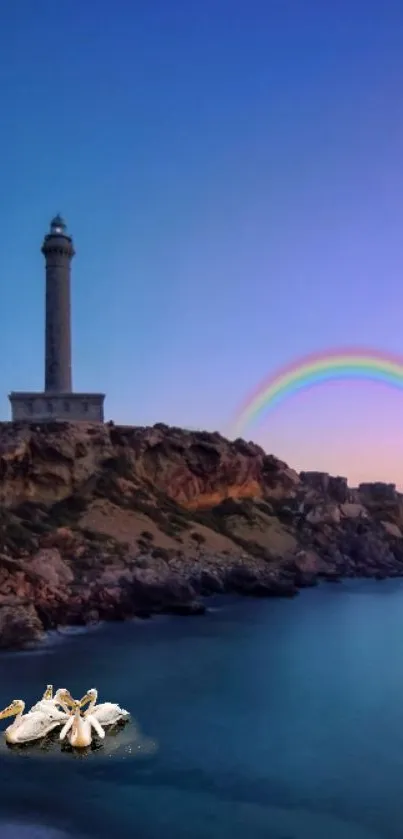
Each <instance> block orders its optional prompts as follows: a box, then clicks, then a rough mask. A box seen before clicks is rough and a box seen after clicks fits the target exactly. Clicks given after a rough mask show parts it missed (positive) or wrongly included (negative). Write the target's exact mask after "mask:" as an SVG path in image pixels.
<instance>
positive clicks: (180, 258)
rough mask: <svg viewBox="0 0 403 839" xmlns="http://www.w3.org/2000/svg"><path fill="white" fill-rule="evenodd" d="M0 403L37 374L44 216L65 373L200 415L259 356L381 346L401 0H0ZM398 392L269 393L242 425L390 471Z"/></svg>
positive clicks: (312, 451) (172, 418) (333, 464)
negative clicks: (63, 321)
mask: <svg viewBox="0 0 403 839" xmlns="http://www.w3.org/2000/svg"><path fill="white" fill-rule="evenodd" d="M0 72H1V82H2V83H1V85H0V109H1V113H2V130H1V132H0V155H1V162H2V165H1V168H0V192H1V196H2V201H1V203H0V215H1V218H0V222H1V224H0V238H1V254H2V283H1V298H2V311H3V312H4V313H5V316H4V319H3V323H2V331H1V337H0V340H1V345H2V365H1V368H0V415H1V417H2V418H4V419H7V418H8V417H9V407H8V401H7V393H8V392H9V391H10V390H19V389H21V390H28V389H32V390H36V389H41V388H42V386H43V322H44V271H43V257H42V255H41V253H40V245H41V241H42V237H43V235H44V233H45V232H46V230H47V227H48V223H49V220H50V218H51V217H52V215H54V214H55V213H56V212H58V211H60V212H61V213H62V214H63V215H64V216H65V218H66V220H67V223H68V226H69V230H70V231H71V233H72V235H73V237H74V242H75V246H76V250H77V256H76V257H75V260H74V263H73V289H72V293H73V335H74V386H75V389H77V390H79V389H82V390H89V389H93V390H95V391H98V390H103V391H105V392H106V394H107V400H106V413H107V416H108V417H112V418H113V419H114V420H115V421H116V422H125V423H132V424H148V423H154V422H157V421H166V422H168V423H172V424H176V425H186V426H195V427H206V428H209V429H212V430H214V429H219V430H220V429H222V428H224V427H225V425H226V423H227V421H228V419H229V418H231V416H232V415H233V413H234V411H235V410H236V408H237V406H238V404H239V403H240V402H242V401H243V400H244V398H245V396H246V395H247V393H248V391H250V390H253V389H254V388H255V387H256V385H257V384H258V382H259V380H260V379H264V378H266V377H267V376H268V375H269V373H270V371H271V370H275V369H276V368H277V367H279V366H282V365H284V364H289V363H291V362H292V361H293V359H298V358H300V357H301V356H303V355H305V354H306V353H308V352H316V351H318V352H319V351H321V350H322V349H323V350H326V348H333V347H340V346H343V345H345V344H347V345H352V344H360V345H361V344H365V345H371V346H374V347H376V348H378V349H381V350H384V351H388V350H391V351H394V352H402V353H403V271H402V269H403V245H402V226H403V218H402V216H403V213H402V195H403V167H402V149H403V98H402V94H401V91H402V84H403V5H402V4H401V2H393V0H390V2H388V3H384V2H381V1H379V2H375V0H368V1H367V2H365V3H364V2H357V0H349V1H348V2H347V1H346V0H326V2H323V0H315V2H314V1H313V0H278V2H275V1H274V0H273V1H272V0H247V2H246V0H193V2H192V0H143V2H132V0H127V2H126V0H116V2H115V3H113V4H112V3H110V2H106V1H105V0H98V2H97V3H96V4H94V6H92V4H90V3H83V2H81V0H80V1H79V0H70V2H69V3H67V4H66V3H64V4H55V3H54V2H52V3H51V2H48V0H36V2H35V3H33V2H32V0H15V2H13V3H12V4H11V3H7V4H5V8H4V9H2V11H1V19H0ZM402 428H403V395H402V394H401V393H396V392H391V391H388V390H387V389H386V388H384V387H382V386H377V385H375V384H372V385H371V384H369V383H355V384H352V383H351V382H350V383H348V382H346V383H341V384H336V385H335V384H328V385H322V386H321V387H320V388H317V389H315V390H314V391H308V392H306V393H302V394H299V395H296V396H294V397H291V398H290V399H289V400H288V401H287V402H286V403H284V404H283V406H282V407H281V409H278V410H276V411H275V412H274V413H273V414H272V415H271V414H268V415H267V416H266V417H262V418H261V422H260V423H259V424H258V425H257V426H256V427H255V428H251V429H247V433H246V436H247V437H252V438H253V439H256V440H257V441H258V442H260V443H262V444H263V445H264V447H265V448H266V449H267V450H269V451H273V452H275V453H276V454H278V455H279V456H281V457H283V458H284V459H286V460H288V461H289V462H291V463H292V465H295V466H296V467H297V468H301V469H302V468H304V469H308V468H313V469H315V468H318V469H327V470H329V471H332V472H339V473H341V474H346V475H349V477H350V478H351V480H352V481H353V482H354V481H356V480H360V479H362V480H364V479H367V478H368V479H370V478H380V479H385V480H395V481H396V482H397V483H400V482H401V475H403V442H402Z"/></svg>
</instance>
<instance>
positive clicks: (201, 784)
mask: <svg viewBox="0 0 403 839" xmlns="http://www.w3.org/2000/svg"><path fill="white" fill-rule="evenodd" d="M47 682H53V683H54V684H55V685H57V686H63V687H64V686H65V687H68V688H70V690H71V691H72V693H73V695H75V696H81V695H82V694H83V693H84V691H85V690H86V689H87V688H89V687H91V686H96V687H98V689H99V690H100V693H101V699H104V700H105V699H106V700H111V701H118V702H120V703H121V704H122V705H123V706H125V707H127V708H129V709H130V710H131V711H132V712H133V713H134V716H135V718H136V720H137V721H138V723H139V726H140V728H141V734H138V733H137V734H136V732H135V730H134V728H133V727H132V726H127V727H126V728H125V729H124V730H123V731H122V732H121V733H120V734H119V735H117V736H116V737H113V736H109V737H108V738H107V740H106V743H105V746H104V748H102V749H100V750H99V751H94V752H91V753H90V754H89V755H88V756H84V757H77V756H72V755H71V754H69V753H62V752H61V751H60V747H59V745H58V743H57V742H56V743H55V745H54V747H53V748H52V749H50V750H49V751H44V750H39V749H34V750H32V749H31V750H26V751H23V752H21V751H18V752H16V751H15V750H9V749H7V747H6V746H5V745H4V744H2V745H1V746H0V773H1V774H0V777H1V784H0V821H2V823H3V827H1V826H0V837H2V839H12V838H13V839H17V837H19V839H32V837H35V839H42V837H45V836H47V837H48V839H63V837H65V836H66V835H67V836H71V835H73V836H75V837H97V838H99V839H103V837H105V839H106V837H108V839H111V837H112V839H113V837H115V836H116V839H118V837H119V839H133V837H137V839H157V838H158V839H161V838H162V837H163V839H193V837H195V839H207V837H208V839H244V837H251V839H254V837H256V839H263V837H264V839H376V837H377V839H381V837H382V839H389V837H390V839H401V837H402V835H403V583H401V582H395V581H393V582H385V583H376V582H365V583H359V584H354V583H350V584H345V585H344V584H343V585H342V586H327V587H323V588H320V589H312V590H309V591H306V592H304V593H303V594H302V595H301V596H300V597H299V598H297V599H295V600H256V601H252V600H239V601H235V602H234V601H232V602H230V601H224V603H223V605H222V604H219V605H218V606H217V607H216V608H215V609H214V610H213V611H212V612H211V613H210V614H209V615H207V616H204V617H197V618H163V619H158V620H154V621H149V622H133V623H128V624H124V625H122V624H121V625H118V624H117V625H113V626H108V627H102V628H101V629H98V630H97V631H94V632H90V633H89V634H81V635H72V636H68V637H66V638H64V639H63V641H62V642H58V643H54V644H52V645H50V646H49V648H48V649H46V650H45V651H43V652H41V653H39V654H38V653H35V654H18V655H4V656H3V657H0V705H1V707H4V706H5V705H6V704H8V703H9V702H10V700H11V699H13V698H23V699H25V700H26V701H27V702H29V703H30V704H31V703H32V702H33V701H34V700H35V699H36V698H37V697H38V694H39V693H41V692H42V690H43V688H44V686H45V685H46V683H47ZM1 725H2V726H3V725H4V724H3V723H1ZM21 825H22V826H21ZM30 825H31V826H30ZM32 825H36V826H37V827H36V828H35V832H34V828H33V827H32Z"/></svg>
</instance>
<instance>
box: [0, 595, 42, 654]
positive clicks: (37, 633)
mask: <svg viewBox="0 0 403 839" xmlns="http://www.w3.org/2000/svg"><path fill="white" fill-rule="evenodd" d="M43 637H44V630H43V626H42V624H41V621H40V619H39V617H38V615H37V613H36V611H35V608H34V606H32V605H30V604H28V603H27V604H24V605H20V604H15V605H12V604H11V603H10V605H9V606H4V605H3V606H1V608H0V647H2V648H3V649H13V648H15V649H22V648H24V647H28V646H30V645H32V644H33V643H35V642H37V641H41V640H42V639H43Z"/></svg>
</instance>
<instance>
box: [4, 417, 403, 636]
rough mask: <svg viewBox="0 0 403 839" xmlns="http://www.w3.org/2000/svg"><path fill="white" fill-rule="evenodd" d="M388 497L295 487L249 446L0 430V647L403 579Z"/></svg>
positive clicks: (170, 432) (114, 429)
mask: <svg viewBox="0 0 403 839" xmlns="http://www.w3.org/2000/svg"><path fill="white" fill-rule="evenodd" d="M402 535H403V497H402V495H401V494H400V493H398V492H397V491H396V488H395V486H394V485H389V484H388V485H385V484H377V483H375V484H362V485H361V486H360V487H359V488H358V489H351V488H349V487H348V484H347V479H346V478H342V477H332V476H330V475H327V474H324V473H318V472H303V473H301V474H300V475H299V474H297V472H295V471H294V470H292V469H290V468H289V467H288V466H287V464H285V463H283V462H282V461H280V460H278V459H277V458H276V457H274V456H273V455H267V454H266V453H265V452H264V451H263V450H262V449H261V448H260V447H259V446H257V445H255V444H253V443H247V442H245V441H244V440H235V441H234V442H229V441H228V440H225V439H224V438H223V437H221V435H220V434H218V433H215V434H210V433H207V432H190V431H185V430H182V429H178V428H169V427H168V426H165V425H162V424H158V425H156V426H154V427H152V428H139V427H118V426H114V425H113V424H110V425H105V426H100V425H96V426H95V425H84V424H81V423H80V424H68V423H53V424H46V425H40V426H29V425H25V424H17V423H3V424H0V646H2V647H3V648H4V647H12V646H23V645H25V644H27V643H29V642H31V641H37V640H38V639H40V638H41V637H42V635H43V633H44V631H45V630H47V629H49V628H53V627H57V626H59V625H63V624H68V623H89V622H93V621H98V620H100V619H109V618H112V619H117V618H118V619H121V618H126V617H130V616H132V615H134V614H139V615H143V616H148V615H150V614H153V613H155V612H159V611H165V612H173V613H181V614H185V613H186V614H194V613H200V612H201V611H203V608H204V606H203V603H202V602H201V601H200V597H201V596H202V595H207V594H212V593H215V592H226V591H233V592H243V593H245V594H248V595H254V596H276V595H288V596H291V595H293V594H295V593H297V591H298V589H299V588H300V587H301V586H304V585H312V584H315V583H316V582H317V581H318V580H320V579H331V580H334V579H339V578H341V577H343V576H374V577H384V576H400V575H401V574H402V573H403V538H402Z"/></svg>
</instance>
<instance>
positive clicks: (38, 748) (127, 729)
mask: <svg viewBox="0 0 403 839" xmlns="http://www.w3.org/2000/svg"><path fill="white" fill-rule="evenodd" d="M59 735H60V729H54V730H53V731H51V732H50V734H48V735H47V736H46V737H43V738H42V739H41V740H36V741H34V742H32V743H23V744H11V743H7V742H6V740H5V739H4V737H2V736H1V735H0V737H1V739H0V757H3V756H7V755H8V756H13V757H16V758H28V757H32V758H37V759H38V758H50V759H52V758H53V759H59V758H60V755H63V756H65V755H66V756H69V757H73V758H82V757H90V756H91V755H92V754H94V753H96V755H97V757H98V758H99V757H111V756H112V755H118V756H119V757H128V756H130V757H145V756H151V755H155V754H156V752H157V751H158V744H157V742H156V740H153V739H152V738H151V737H146V736H145V735H144V734H142V732H141V731H140V728H139V726H138V725H137V723H134V722H132V721H124V722H119V723H117V724H116V725H114V726H110V727H109V728H105V739H104V740H100V739H99V738H98V737H96V736H95V737H94V739H93V741H92V743H91V746H88V748H84V749H73V748H72V746H71V745H70V743H69V742H68V741H67V740H63V741H62V742H61V741H60V736H59ZM0 836H1V834H0Z"/></svg>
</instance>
